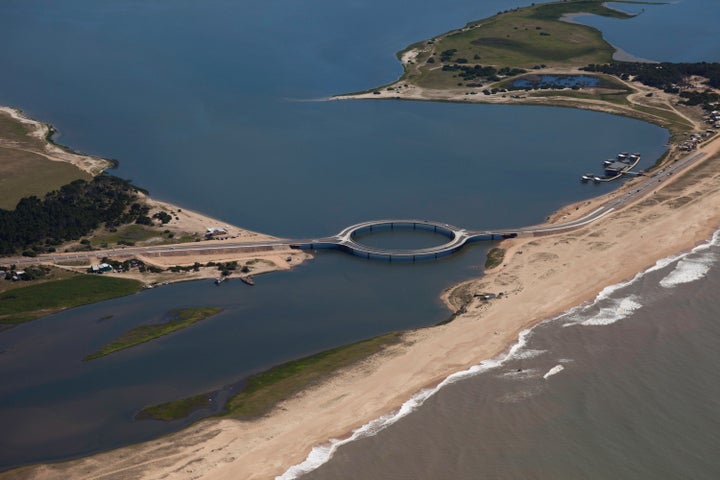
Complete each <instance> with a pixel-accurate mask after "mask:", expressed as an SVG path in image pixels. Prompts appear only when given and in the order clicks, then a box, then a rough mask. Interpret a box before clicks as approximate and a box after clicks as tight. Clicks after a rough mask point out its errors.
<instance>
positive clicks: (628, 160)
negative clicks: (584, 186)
mask: <svg viewBox="0 0 720 480" xmlns="http://www.w3.org/2000/svg"><path fill="white" fill-rule="evenodd" d="M638 163H640V154H639V153H627V152H622V153H618V155H617V157H616V158H615V159H610V160H605V161H604V162H603V168H604V170H605V174H604V175H595V174H593V173H586V174H585V175H583V176H581V177H580V181H581V182H582V183H588V182H590V181H592V182H593V183H606V182H612V181H613V180H617V179H619V178H620V177H622V176H623V175H628V174H634V175H642V174H640V173H637V172H632V171H631V170H632V169H633V168H635V167H636V166H637V164H638Z"/></svg>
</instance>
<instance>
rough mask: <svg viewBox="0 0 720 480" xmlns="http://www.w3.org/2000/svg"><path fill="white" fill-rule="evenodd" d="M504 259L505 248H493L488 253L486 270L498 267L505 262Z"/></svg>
mask: <svg viewBox="0 0 720 480" xmlns="http://www.w3.org/2000/svg"><path fill="white" fill-rule="evenodd" d="M504 259H505V249H504V248H491V249H490V250H489V251H488V253H487V258H486V259H485V269H486V270H490V269H491V268H495V267H497V266H498V265H500V264H501V263H502V262H503V260H504Z"/></svg>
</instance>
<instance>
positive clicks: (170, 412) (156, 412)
mask: <svg viewBox="0 0 720 480" xmlns="http://www.w3.org/2000/svg"><path fill="white" fill-rule="evenodd" d="M211 403H212V397H211V394H210V393H202V394H200V395H195V396H194V397H190V398H183V399H182V400H174V401H172V402H166V403H161V404H160V405H154V406H152V407H147V408H144V409H142V410H141V411H140V412H139V413H138V414H137V415H135V420H162V421H163V422H171V421H173V420H179V419H181V418H185V417H187V416H188V415H190V414H191V413H192V412H194V411H195V410H200V409H201V408H208V407H209V406H210V404H211Z"/></svg>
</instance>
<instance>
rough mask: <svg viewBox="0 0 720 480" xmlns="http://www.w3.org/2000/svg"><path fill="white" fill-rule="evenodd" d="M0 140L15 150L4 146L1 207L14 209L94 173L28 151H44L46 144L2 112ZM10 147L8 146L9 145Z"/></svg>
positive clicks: (0, 156) (0, 151) (0, 154)
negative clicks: (18, 203)
mask: <svg viewBox="0 0 720 480" xmlns="http://www.w3.org/2000/svg"><path fill="white" fill-rule="evenodd" d="M0 138H1V139H3V141H5V142H8V143H10V142H11V143H12V144H13V145H12V147H9V146H4V147H0V208H2V209H5V210H12V209H14V208H15V206H16V205H17V202H18V201H19V200H20V199H21V198H23V197H27V196H30V195H36V196H38V197H42V196H44V195H45V194H46V193H48V192H50V191H52V190H56V189H58V188H60V187H61V186H63V185H65V184H67V183H70V182H72V181H73V180H77V179H83V180H90V179H91V178H92V177H91V176H90V174H88V173H86V172H83V171H82V170H80V169H79V168H77V167H75V166H74V165H71V164H69V163H65V162H53V161H52V160H48V159H47V158H45V157H43V156H42V155H38V154H37V153H33V152H31V151H27V150H35V151H42V149H43V142H42V141H41V140H39V139H36V138H32V137H28V136H27V129H26V128H25V126H24V125H23V124H21V123H20V122H18V121H16V120H14V119H12V118H10V116H8V115H5V114H3V113H1V112H0ZM6 145H7V143H6Z"/></svg>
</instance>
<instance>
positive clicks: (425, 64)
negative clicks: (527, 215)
mask: <svg viewBox="0 0 720 480" xmlns="http://www.w3.org/2000/svg"><path fill="white" fill-rule="evenodd" d="M580 12H590V13H595V14H600V15H608V16H613V17H616V18H623V17H627V15H626V14H623V13H621V12H618V11H616V10H612V9H609V8H607V7H605V6H604V5H603V3H602V2H600V1H591V0H579V1H570V2H558V3H552V4H545V5H540V6H531V7H526V8H521V9H517V10H513V11H510V12H503V13H500V14H498V15H496V16H494V17H492V18H490V19H486V20H481V21H478V22H473V23H470V24H468V25H467V26H466V27H464V28H462V29H459V30H455V31H453V32H449V33H447V34H443V35H440V36H438V37H435V38H433V39H430V40H427V41H424V42H421V43H418V44H415V45H412V46H411V47H409V48H408V49H406V50H404V51H403V52H401V53H400V55H399V57H400V59H401V61H402V62H403V65H404V67H405V74H404V75H403V77H402V78H401V79H400V80H399V81H398V82H395V83H393V84H391V85H388V86H384V87H381V88H377V89H373V90H370V91H368V92H363V93H357V94H352V95H340V96H337V97H334V99H336V100H341V99H403V100H427V101H461V102H474V103H503V104H505V103H507V104H513V103H518V104H537V105H562V106H568V107H574V108H588V109H593V110H600V111H606V112H610V113H616V114H621V115H626V116H631V117H634V118H642V119H644V120H647V121H651V122H653V123H656V124H659V125H663V126H664V127H666V128H668V129H669V130H670V131H671V132H672V134H673V145H672V147H671V149H670V152H669V154H668V155H667V156H666V157H665V158H664V159H662V161H663V162H664V163H663V164H662V165H663V166H662V167H660V166H659V167H658V168H657V169H656V170H655V171H654V172H649V175H648V176H646V177H645V178H637V179H632V180H629V181H627V182H626V183H625V184H624V185H623V186H621V187H620V188H619V189H618V190H616V191H614V192H612V193H610V194H607V195H605V196H603V197H598V198H595V199H593V200H590V201H586V202H581V203H578V204H574V205H568V206H566V207H565V208H563V209H561V210H560V211H558V212H555V213H554V214H553V215H551V216H550V217H549V218H548V222H547V225H546V226H547V227H548V229H547V230H545V231H529V232H526V234H524V235H523V234H520V235H518V236H517V237H515V238H509V239H506V240H504V241H503V242H502V244H501V248H502V250H503V252H495V253H494V254H493V255H494V258H493V259H492V261H491V263H490V264H489V267H492V268H489V269H488V270H486V272H485V274H484V275H483V276H482V277H480V278H478V279H474V280H471V281H468V282H463V283H462V284H459V285H455V286H452V287H451V288H449V289H447V291H446V292H444V294H443V299H444V301H445V302H446V303H447V305H448V306H449V307H450V309H451V310H452V311H453V312H455V315H454V317H453V321H452V322H448V323H445V324H443V325H438V326H435V327H432V328H426V329H420V330H415V331H409V332H404V333H400V334H397V335H395V336H394V337H393V339H392V341H385V342H383V343H382V344H381V345H380V347H379V352H377V353H374V354H372V355H366V356H360V357H358V358H356V359H354V361H352V362H347V361H345V362H338V364H337V365H338V366H341V367H342V368H336V369H332V368H328V367H327V365H324V366H323V371H322V373H323V376H322V377H319V378H318V377H316V378H312V381H311V382H309V383H306V384H304V387H302V388H288V389H286V390H285V395H286V396H284V397H282V398H274V399H273V400H272V406H271V409H270V411H269V412H268V413H260V414H259V415H260V416H259V418H257V415H250V418H252V420H246V418H248V416H246V415H243V416H240V417H241V418H243V419H238V418H234V417H233V416H232V413H231V415H230V416H228V417H226V418H220V419H217V418H215V419H209V420H206V421H202V422H199V423H196V424H194V425H193V426H191V427H189V428H188V429H186V430H183V431H181V432H178V433H175V434H172V435H168V436H166V437H163V438H161V439H156V440H153V441H150V442H147V443H143V444H139V445H134V446H130V447H125V448H121V449H118V450H115V451H110V452H105V453H101V454H98V455H94V456H92V457H88V458H84V459H78V460H72V461H69V462H64V463H58V464H49V465H36V466H29V467H23V468H19V469H15V470H12V471H8V472H4V473H2V474H0V479H20V478H23V479H27V478H31V479H55V478H57V479H60V478H98V477H102V478H108V479H113V478H117V479H120V478H135V477H138V478H139V477H142V478H148V479H160V478H167V477H173V478H203V479H226V478H244V479H269V478H274V477H275V476H278V475H282V474H283V473H284V472H286V471H287V470H288V468H290V467H291V466H293V465H297V464H299V463H301V462H303V460H304V459H305V458H306V457H307V456H308V454H309V453H310V452H311V450H312V448H313V447H315V446H317V445H322V444H327V442H329V441H330V439H335V438H347V437H349V436H350V435H351V434H352V432H353V431H354V430H356V429H358V428H360V427H362V426H363V425H366V424H367V423H368V422H370V421H373V420H375V419H377V418H380V417H381V416H383V415H388V414H390V413H391V412H397V411H398V409H399V408H400V407H401V406H402V405H403V404H404V403H405V402H407V401H408V399H410V398H411V397H412V396H413V395H416V394H417V393H418V392H420V391H422V390H423V389H434V388H436V387H437V386H438V384H440V383H441V382H442V381H443V380H444V379H446V378H447V377H448V376H449V375H452V374H453V373H456V372H458V371H463V370H465V369H468V368H469V367H471V366H473V365H477V364H478V363H480V362H482V361H484V360H488V359H491V358H497V357H502V355H503V352H506V351H507V349H508V347H509V346H510V345H512V344H513V343H515V342H516V341H517V339H518V336H519V335H520V334H521V332H523V331H524V330H526V329H528V328H530V327H532V326H533V325H536V324H537V323H538V322H541V321H543V320H545V319H548V318H552V317H554V316H557V315H559V314H561V313H562V312H565V311H567V310H568V309H570V308H572V307H574V306H577V305H579V304H582V303H583V302H587V301H589V300H592V299H593V298H594V297H595V296H597V294H598V293H599V292H600V291H601V290H602V289H603V288H605V287H606V286H608V285H612V284H616V283H618V282H621V281H625V280H627V279H629V278H632V277H633V276H634V275H636V274H637V273H638V272H641V271H643V270H645V269H647V268H649V267H651V266H653V265H654V264H655V263H656V262H657V261H658V260H660V259H663V258H665V257H668V256H670V255H675V254H678V253H680V252H683V251H686V250H688V249H690V248H692V247H694V246H696V245H697V244H699V243H701V242H703V241H705V240H706V239H708V238H709V237H710V236H711V235H712V234H713V232H714V231H716V229H717V228H718V226H719V225H720V211H718V209H717V208H716V206H717V205H718V204H720V186H719V185H720V183H719V182H718V180H719V179H720V138H719V137H718V136H717V135H716V134H715V132H708V130H714V129H713V128H710V127H709V124H708V122H709V121H711V120H712V115H713V114H712V111H710V112H709V113H706V111H704V110H703V105H710V104H711V103H712V102H713V101H714V100H713V98H714V97H713V95H715V94H717V93H718V92H717V91H716V88H717V87H716V86H713V85H712V82H713V79H712V78H709V77H710V76H712V75H713V73H712V72H706V74H707V75H708V76H703V75H700V73H701V72H699V71H698V70H693V69H692V68H691V67H690V66H686V67H678V71H682V72H686V73H687V75H681V77H682V78H683V79H684V83H683V85H678V84H677V83H676V82H671V83H672V85H661V86H660V87H658V86H652V85H649V84H646V83H643V82H641V81H640V80H642V75H641V69H640V67H637V66H634V65H635V64H626V65H624V66H623V68H624V70H622V71H620V70H617V68H619V67H617V65H615V64H614V62H612V53H613V49H612V47H610V46H609V45H607V44H606V43H605V42H604V40H602V37H601V35H600V34H599V32H597V31H596V30H594V29H591V28H589V27H584V26H581V25H576V24H573V23H568V22H566V21H561V19H562V18H567V17H566V16H567V15H572V14H574V13H580ZM564 16H565V17H564ZM540 47H542V48H540ZM476 57H478V58H476ZM431 59H432V61H431ZM591 64H592V65H593V66H592V67H591V68H590V69H589V70H581V68H586V69H587V68H588V67H590V65H591ZM613 65H615V66H613ZM446 67H447V68H446ZM536 67H537V68H536ZM633 69H634V70H633ZM630 70H632V71H634V72H635V74H630V73H628V71H630ZM605 71H607V72H610V71H617V72H618V73H619V74H618V75H614V74H612V73H598V72H605ZM690 72H692V74H690ZM576 77H592V78H593V79H595V80H592V81H591V82H590V83H589V84H583V81H584V80H583V81H580V80H577V81H576V83H573V84H572V86H569V87H568V86H565V85H564V84H563V83H562V82H565V81H566V80H567V79H568V78H576ZM558 78H559V79H561V81H558V80H557V79H558ZM518 81H523V82H527V83H515V82H518ZM648 83H650V82H649V81H648ZM673 85H674V86H673ZM675 89H677V91H675ZM485 92H487V93H485ZM683 93H685V95H686V96H683V95H682V94H683ZM692 98H694V99H698V98H700V99H702V100H701V101H700V102H699V103H696V104H695V105H691V103H693V101H692V100H691V99H692ZM679 102H684V103H686V104H681V103H679ZM479 108H481V107H479ZM670 167H672V168H673V169H674V173H673V174H672V175H669V173H672V172H671V171H663V172H662V173H661V171H660V170H661V169H663V168H670ZM628 194H631V195H628ZM626 197H627V198H626ZM620 199H623V200H622V201H620ZM612 202H618V203H617V206H616V207H613V208H612V209H609V210H608V211H607V213H606V214H605V215H602V216H600V217H598V218H594V219H593V221H592V222H589V223H584V224H583V223H582V222H580V223H578V224H576V225H575V227H574V228H573V229H570V230H567V229H558V230H553V229H552V225H558V224H563V223H568V222H573V221H574V220H578V219H582V218H584V217H586V216H587V215H589V214H591V213H592V212H595V211H597V209H599V208H601V207H603V206H606V205H608V204H611V203H612ZM648 239H652V248H636V249H628V248H627V245H628V244H631V245H648ZM499 254H502V255H503V257H502V260H499V258H497V257H498V255H499ZM609 258H610V259H613V261H611V262H609V261H606V260H607V259H609ZM600 260H603V261H600ZM498 291H502V292H504V295H503V296H502V298H498V299H495V300H494V301H491V302H488V301H486V298H485V295H484V292H498ZM332 353H335V352H332ZM317 363H318V362H303V361H299V362H298V363H297V364H293V365H291V366H290V368H288V369H285V370H281V371H280V372H276V373H277V374H276V375H275V374H274V375H275V376H276V377H283V380H284V379H285V377H284V376H285V375H286V374H287V373H288V371H290V372H291V373H292V370H293V369H298V370H304V369H305V367H306V366H307V365H310V364H317ZM303 373H304V374H307V373H308V372H307V371H304V372H303ZM251 393H253V395H259V394H258V391H257V390H254V391H253V392H251ZM195 401H197V399H196V400H194V401H193V402H195ZM243 401H244V399H243V398H240V399H237V403H242V402H243ZM253 411H255V412H257V411H260V412H266V411H267V410H266V408H265V406H263V407H262V408H258V410H255V409H253Z"/></svg>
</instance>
